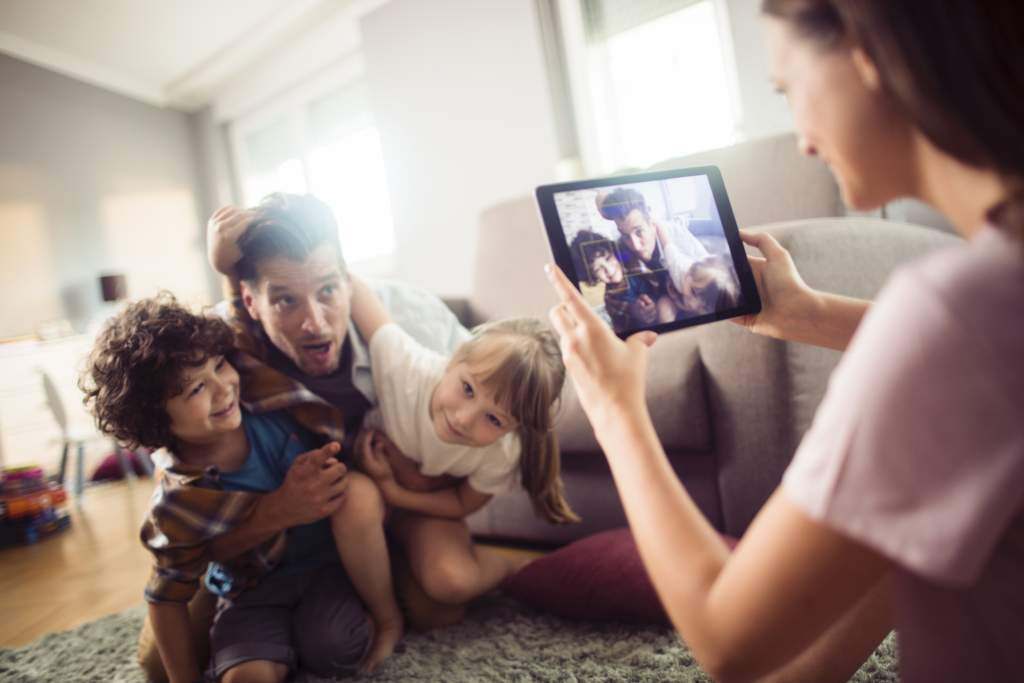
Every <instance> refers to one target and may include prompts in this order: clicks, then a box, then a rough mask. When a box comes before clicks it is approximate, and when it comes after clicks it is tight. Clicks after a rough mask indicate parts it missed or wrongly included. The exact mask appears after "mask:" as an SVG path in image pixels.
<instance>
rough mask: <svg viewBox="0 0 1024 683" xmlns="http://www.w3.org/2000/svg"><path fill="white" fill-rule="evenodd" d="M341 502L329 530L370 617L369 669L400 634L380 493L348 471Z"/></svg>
mask: <svg viewBox="0 0 1024 683" xmlns="http://www.w3.org/2000/svg"><path fill="white" fill-rule="evenodd" d="M347 476H348V477H349V478H350V481H349V484H348V488H347V489H346V490H345V502H344V503H343V504H342V506H341V508H339V509H338V511H337V512H335V513H334V514H333V515H331V531H332V532H333V534H334V542H335V545H336V546H337V548H338V554H339V555H340V556H341V563H342V565H344V567H345V571H346V572H347V573H348V577H349V579H350V580H351V581H352V585H353V586H355V589H356V592H357V593H359V596H360V597H361V598H362V599H363V602H365V603H366V606H367V608H368V609H369V610H370V615H371V616H372V617H373V622H374V639H373V646H372V647H371V649H370V652H369V654H368V655H367V658H366V663H365V667H366V669H367V670H369V671H372V670H373V668H374V667H376V665H377V664H379V663H380V662H381V661H383V660H384V659H385V658H386V657H387V656H388V655H390V654H391V653H392V651H394V649H395V645H396V644H397V643H398V641H399V640H400V639H401V637H402V628H403V627H402V613H401V611H400V610H399V609H398V603H397V602H396V600H395V592H394V586H393V584H392V581H391V560H390V558H389V557H388V545H387V540H386V539H385V537H384V512H385V506H384V498H383V496H381V493H380V489H378V488H377V485H376V484H375V483H374V482H373V480H372V479H370V478H369V477H367V476H366V475H365V474H363V473H362V472H349V474H348V475H347Z"/></svg>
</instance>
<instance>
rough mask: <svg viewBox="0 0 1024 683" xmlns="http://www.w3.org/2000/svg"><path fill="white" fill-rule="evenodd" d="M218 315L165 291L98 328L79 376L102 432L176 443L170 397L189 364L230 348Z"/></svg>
mask: <svg viewBox="0 0 1024 683" xmlns="http://www.w3.org/2000/svg"><path fill="white" fill-rule="evenodd" d="M233 341H234V336H233V333H232V331H231V328H230V327H228V325H227V323H225V322H224V321H223V320H220V319H219V318H211V317H205V316H201V315H196V314H194V313H192V312H190V311H189V310H188V309H187V308H185V307H184V306H182V305H181V304H179V303H178V301H177V299H175V298H174V296H173V295H172V294H170V293H168V292H161V293H160V294H158V295H157V296H155V297H152V298H149V299H142V300H141V301H137V302H135V303H133V304H131V305H130V306H128V308H126V309H125V310H124V311H122V312H121V313H119V314H118V315H117V316H115V317H114V318H112V319H111V320H110V321H109V322H108V323H107V324H106V326H105V327H104V328H103V330H102V331H101V332H100V334H99V336H98V337H97V339H96V343H95V345H94V346H93V349H92V353H91V354H90V356H89V361H88V365H87V366H86V368H85V370H84V371H83V373H82V375H81V377H80V378H79V381H78V386H79V388H81V390H82V391H83V392H84V393H85V400H84V403H85V405H86V407H87V408H88V409H89V410H90V412H92V414H93V415H94V416H95V417H96V424H97V426H98V427H99V429H100V431H102V432H103V433H105V434H109V435H110V436H112V437H114V438H115V439H117V440H118V441H120V442H121V443H123V444H125V445H127V446H129V447H131V448H136V447H138V446H145V447H146V448H164V447H167V448H172V449H173V448H174V447H175V439H174V436H173V435H172V434H171V421H170V417H169V416H168V414H167V409H166V404H167V399H169V398H172V397H174V396H176V395H177V394H180V393H181V391H182V389H183V387H182V377H183V375H184V371H185V370H186V369H187V368H195V367H199V366H201V365H203V364H204V363H206V361H207V360H208V359H209V358H211V357H215V356H221V355H225V354H226V353H227V352H228V351H230V350H231V348H232V345H233Z"/></svg>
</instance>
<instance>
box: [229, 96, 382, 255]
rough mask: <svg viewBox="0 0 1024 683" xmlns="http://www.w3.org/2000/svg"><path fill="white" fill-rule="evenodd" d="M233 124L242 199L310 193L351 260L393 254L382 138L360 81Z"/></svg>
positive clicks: (253, 200)
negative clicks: (327, 213) (329, 214)
mask: <svg viewBox="0 0 1024 683" xmlns="http://www.w3.org/2000/svg"><path fill="white" fill-rule="evenodd" d="M262 114H263V115H262V116H258V117H250V118H249V119H248V120H246V121H241V122H238V124H237V126H236V127H234V129H233V133H234V134H233V139H234V142H235V147H236V149H235V152H236V158H237V161H238V168H239V176H240V181H241V187H242V193H243V195H244V202H245V204H246V205H248V206H251V205H253V204H256V203H258V202H259V200H260V199H261V198H262V197H264V196H266V195H267V194H269V193H271V192H278V191H281V192H297V193H305V192H309V193H311V194H313V195H315V196H316V197H318V198H319V199H322V200H323V201H324V202H326V203H327V204H328V205H329V206H330V207H331V209H332V211H333V212H334V216H335V218H337V220H338V230H339V237H340V239H341V244H342V248H343V249H344V251H345V259H346V260H347V261H348V262H349V263H359V262H365V261H369V260H372V259H375V258H377V257H380V256H385V255H387V254H390V253H392V252H393V251H394V246H395V242H394V222H393V220H392V217H391V204H390V199H389V197H388V189H387V176H386V174H385V170H384V157H383V153H382V150H381V143H380V136H379V134H378V132H377V128H376V127H375V125H374V122H373V117H372V114H371V111H370V104H369V97H368V95H367V92H366V86H365V84H364V83H362V82H361V81H356V82H354V83H349V84H347V85H345V86H343V87H340V88H339V87H335V88H334V89H332V90H329V91H328V92H327V93H326V94H320V95H319V96H316V97H308V98H305V99H300V100H297V101H296V102H294V103H292V104H291V105H290V106H287V107H285V108H283V109H278V110H275V111H273V112H263V113H262Z"/></svg>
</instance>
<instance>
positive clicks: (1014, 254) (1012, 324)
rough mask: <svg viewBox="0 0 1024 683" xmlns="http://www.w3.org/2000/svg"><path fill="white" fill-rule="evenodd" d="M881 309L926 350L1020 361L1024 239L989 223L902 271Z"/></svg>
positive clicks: (992, 360)
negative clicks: (962, 241) (969, 239)
mask: <svg viewBox="0 0 1024 683" xmlns="http://www.w3.org/2000/svg"><path fill="white" fill-rule="evenodd" d="M876 307H877V308H880V309H883V312H885V313H887V314H888V315H886V316H885V317H886V318H887V319H888V321H890V322H892V323H895V324H897V325H898V327H896V328H895V329H894V330H893V332H896V333H902V334H905V335H914V337H915V338H916V344H917V345H918V346H920V347H922V348H925V349H930V350H933V351H935V352H936V353H943V352H944V353H946V354H952V355H959V354H961V353H968V354H971V358H972V360H973V361H976V362H981V363H983V364H989V365H990V366H991V364H993V363H994V364H996V365H997V366H998V365H999V364H1002V363H1004V362H1006V361H1007V360H1008V359H1009V358H1010V357H1012V360H1014V361H1016V360H1017V357H1018V356H1019V355H1020V350H1021V349H1022V348H1024V244H1021V243H1020V242H1019V241H1017V240H1015V239H1012V238H1010V237H1008V236H1006V235H1004V234H1002V233H1001V232H999V231H997V230H996V229H994V228H986V229H985V230H984V231H983V232H982V233H980V234H978V235H977V236H976V237H975V238H974V240H973V241H972V242H970V243H965V244H962V245H958V246H956V247H952V248H948V249H942V250H940V251H937V252H935V253H933V254H930V255H928V256H926V257H924V258H922V259H919V260H918V261H915V262H912V263H910V264H908V265H906V266H903V267H902V268H900V269H898V270H897V271H896V273H895V274H894V275H893V277H892V279H891V280H890V282H889V284H888V285H887V286H886V287H885V289H884V290H883V291H882V293H881V294H880V296H879V299H878V302H877V304H876ZM893 341H894V342H895V341H896V340H893ZM1014 365H1015V366H1020V364H1019V363H1015V364H1014ZM1017 374H1020V373H1017Z"/></svg>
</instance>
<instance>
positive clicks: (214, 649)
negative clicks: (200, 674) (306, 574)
mask: <svg viewBox="0 0 1024 683" xmlns="http://www.w3.org/2000/svg"><path fill="white" fill-rule="evenodd" d="M303 589H304V586H303V585H302V583H301V582H298V581H295V580H293V577H290V576H275V575H273V574H271V575H269V576H267V577H264V578H263V579H262V580H261V581H260V582H259V583H257V584H256V585H255V586H253V587H252V588H249V589H248V590H245V591H243V592H242V593H241V595H239V596H238V597H237V598H236V599H234V600H224V599H222V600H221V601H220V602H219V603H218V605H217V615H216V617H215V618H214V621H213V628H212V629H211V630H210V667H209V673H210V674H211V675H212V676H213V678H214V679H215V680H217V681H221V682H222V683H223V682H224V681H227V682H229V683H230V682H231V681H236V682H237V681H249V680H253V681H260V682H261V683H262V681H270V682H272V683H278V682H279V681H283V680H284V679H285V678H286V677H287V676H288V673H289V672H290V671H292V670H294V669H295V667H296V662H297V656H296V652H295V648H294V647H293V644H292V643H293V641H292V614H293V612H294V611H295V608H296V605H297V604H298V602H299V600H300V599H301V597H302V595H303ZM278 676H280V677H279V678H278Z"/></svg>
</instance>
